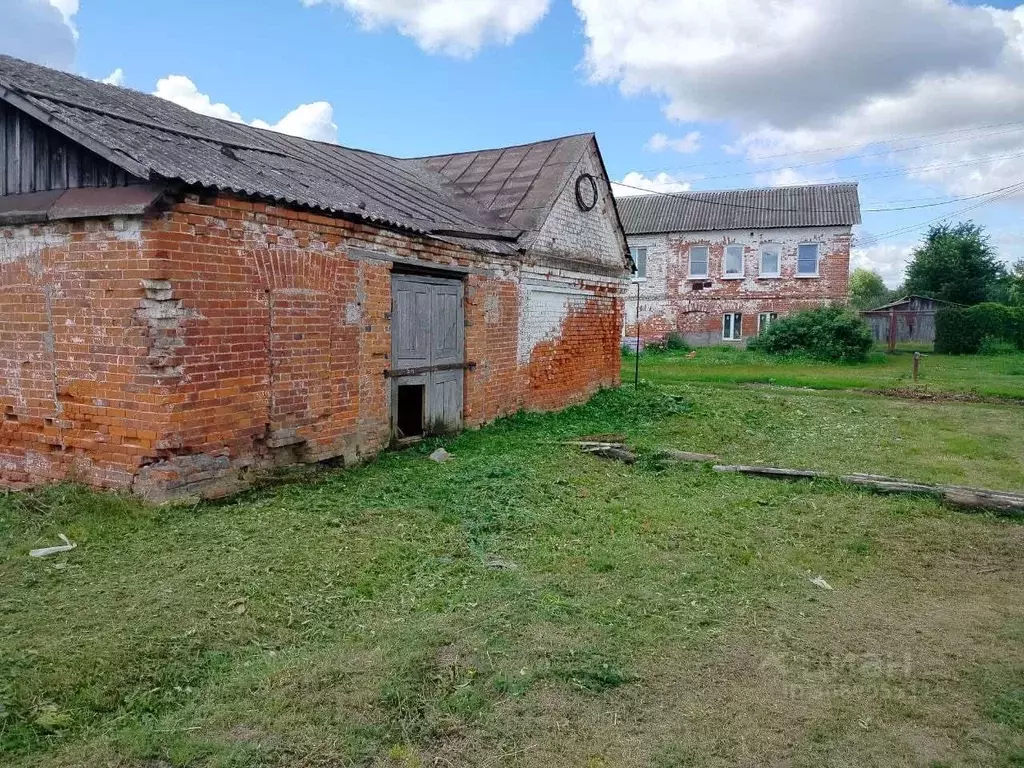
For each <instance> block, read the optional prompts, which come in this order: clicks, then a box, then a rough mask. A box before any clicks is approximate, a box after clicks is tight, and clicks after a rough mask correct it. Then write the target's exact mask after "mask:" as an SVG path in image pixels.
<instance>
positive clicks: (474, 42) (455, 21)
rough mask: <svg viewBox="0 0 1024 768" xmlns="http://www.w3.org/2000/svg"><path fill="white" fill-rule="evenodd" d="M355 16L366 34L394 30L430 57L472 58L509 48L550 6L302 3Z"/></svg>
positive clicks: (449, 0)
mask: <svg viewBox="0 0 1024 768" xmlns="http://www.w3.org/2000/svg"><path fill="white" fill-rule="evenodd" d="M301 2H302V4H303V5H305V6H307V7H308V6H313V5H322V4H330V5H336V6H339V7H341V8H344V9H345V10H347V11H349V12H350V13H352V14H354V15H355V16H356V18H358V19H359V22H360V23H361V24H362V25H363V26H364V27H365V28H367V29H379V28H381V27H395V28H396V29H398V31H399V32H400V33H401V34H403V35H405V36H406V37H411V38H412V39H413V40H415V41H416V43H417V44H418V45H419V46H420V47H421V48H422V49H423V50H425V51H427V52H429V53H438V52H440V53H446V54H449V55H452V56H467V57H468V56H472V55H473V54H475V53H476V52H477V51H479V50H480V48H482V47H483V46H484V45H485V44H487V43H492V42H493V43H498V44H501V45H507V44H509V43H511V42H512V41H513V40H515V38H517V37H519V36H520V35H522V34H524V33H526V32H529V31H530V30H531V29H533V27H534V26H536V25H537V23H538V22H539V21H540V20H541V19H542V18H543V17H544V16H545V14H547V12H548V7H549V5H550V0H301Z"/></svg>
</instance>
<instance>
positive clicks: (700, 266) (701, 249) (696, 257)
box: [690, 245, 709, 277]
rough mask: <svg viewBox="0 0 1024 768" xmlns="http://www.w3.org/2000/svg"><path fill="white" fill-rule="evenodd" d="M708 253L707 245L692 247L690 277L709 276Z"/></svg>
mask: <svg viewBox="0 0 1024 768" xmlns="http://www.w3.org/2000/svg"><path fill="white" fill-rule="evenodd" d="M708 251H709V249H708V247H707V246H706V245H691V246H690V277H707V276H708Z"/></svg>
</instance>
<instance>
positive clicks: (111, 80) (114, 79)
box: [100, 67, 124, 85]
mask: <svg viewBox="0 0 1024 768" xmlns="http://www.w3.org/2000/svg"><path fill="white" fill-rule="evenodd" d="M100 82H101V83H106V84H107V85H124V70H123V69H121V68H120V67H118V68H117V69H115V70H114V71H113V72H111V73H110V74H109V75H107V76H106V77H104V78H103V79H102V80H101V81H100Z"/></svg>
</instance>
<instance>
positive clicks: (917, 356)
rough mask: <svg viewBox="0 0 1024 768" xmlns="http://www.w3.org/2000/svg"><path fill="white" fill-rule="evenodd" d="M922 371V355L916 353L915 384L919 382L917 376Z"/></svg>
mask: <svg viewBox="0 0 1024 768" xmlns="http://www.w3.org/2000/svg"><path fill="white" fill-rule="evenodd" d="M920 369H921V353H920V352H915V353H914V382H915V383H916V382H917V375H918V373H919V371H920Z"/></svg>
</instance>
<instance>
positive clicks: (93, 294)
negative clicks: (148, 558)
mask: <svg viewBox="0 0 1024 768" xmlns="http://www.w3.org/2000/svg"><path fill="white" fill-rule="evenodd" d="M395 259H399V260H403V259H404V260H415V261H416V262H420V263H423V264H424V265H426V266H434V267H437V268H442V269H447V270H449V274H455V275H457V276H459V277H460V278H461V279H462V280H463V283H464V286H465V297H466V298H465V307H464V310H465V325H466V329H465V339H466V359H467V360H468V361H471V362H474V363H475V364H476V365H475V367H474V368H472V369H471V370H468V371H466V374H465V380H464V414H463V415H464V421H465V423H466V424H467V425H470V426H475V425H479V424H483V423H485V422H487V421H490V420H492V419H495V418H497V417H499V416H502V415H506V414H511V413H513V412H515V411H517V410H520V409H524V408H525V409H556V408H562V407H564V406H566V405H569V404H571V403H576V402H580V401H582V400H584V399H586V398H587V397H588V396H589V395H591V394H592V393H593V392H595V391H596V390H598V389H599V388H601V387H611V386H615V385H617V383H618V379H619V365H620V359H619V354H620V353H619V334H620V330H621V319H620V318H621V312H622V293H623V288H624V284H623V280H622V276H621V275H620V276H609V275H610V273H609V272H607V271H605V273H604V274H601V273H597V274H590V273H587V272H585V271H582V272H581V271H566V270H563V269H557V268H553V267H547V266H545V265H544V264H543V263H537V262H530V261H529V260H522V259H520V260H514V259H509V258H501V259H499V258H497V257H495V256H493V255H489V254H484V253H480V252H477V251H473V250H469V249H467V248H464V247H461V246H458V245H454V244H451V245H449V244H446V243H443V242H439V241H437V240H428V239H426V238H417V237H413V236H406V235H403V234H397V233H395V232H391V231H386V230H382V229H378V228H375V227H371V226H367V225H364V224H361V223H354V222H351V221H345V220H340V219H336V218H329V217H326V216H321V215H317V214H312V213H308V212H303V211H297V210H290V209H286V208H281V207H275V206H269V205H265V204H262V203H253V202H249V201H246V200H241V199H236V198H234V197H231V196H225V195H219V196H210V197H202V198H201V197H199V196H197V195H188V196H183V197H181V198H179V199H178V200H177V202H175V203H174V204H173V205H171V206H170V207H168V208H166V209H165V210H163V211H162V212H161V213H159V214H155V215H151V216H148V217H145V218H141V217H140V218H111V219H90V220H84V221H78V222H74V223H70V222H62V223H50V224H46V225H32V226H24V227H11V228H7V229H0V411H2V422H0V484H2V485H5V486H8V487H21V486H23V485H27V484H33V483H39V482H46V481H53V480H61V479H76V480H80V481H83V482H86V483H89V484H92V485H96V486H102V487H109V488H120V489H131V490H133V491H135V492H137V493H139V494H141V495H143V496H144V497H146V498H149V499H152V500H157V501H159V500H164V499H168V498H174V497H181V496H186V497H192V496H216V495H220V494H223V493H227V492H230V491H232V490H234V489H236V488H238V487H239V486H240V485H241V484H243V483H244V482H245V480H246V475H247V473H249V472H250V471H251V470H253V469H256V468H263V467H272V466H279V465H283V464H291V463H296V462H315V461H322V460H326V459H339V460H341V461H343V462H345V463H353V462H357V461H360V460H361V459H363V458H365V457H367V456H371V455H373V454H374V453H376V452H377V451H379V450H380V449H381V448H383V447H384V446H386V445H387V444H388V442H389V440H390V438H391V434H390V429H391V427H390V425H391V417H390V408H391V405H390V387H389V386H388V385H387V379H386V376H385V371H386V370H387V369H388V367H389V365H390V353H391V331H390V312H391V274H392V271H393V270H394V269H395V268H396V261H395ZM399 268H400V267H399Z"/></svg>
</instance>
